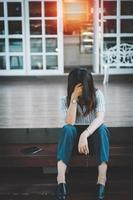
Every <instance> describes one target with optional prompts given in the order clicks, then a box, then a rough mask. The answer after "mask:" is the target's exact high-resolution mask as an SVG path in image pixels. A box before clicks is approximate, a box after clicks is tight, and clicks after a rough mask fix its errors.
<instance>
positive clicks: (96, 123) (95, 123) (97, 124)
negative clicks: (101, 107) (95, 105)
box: [86, 112, 104, 137]
mask: <svg viewBox="0 0 133 200" xmlns="http://www.w3.org/2000/svg"><path fill="white" fill-rule="evenodd" d="M103 123H104V112H97V113H96V118H95V119H94V120H93V121H92V123H91V124H90V125H89V127H88V128H87V129H86V137H89V136H90V135H92V134H93V133H94V132H95V131H96V130H97V129H98V128H99V127H100V126H101V125H102V124H103Z"/></svg>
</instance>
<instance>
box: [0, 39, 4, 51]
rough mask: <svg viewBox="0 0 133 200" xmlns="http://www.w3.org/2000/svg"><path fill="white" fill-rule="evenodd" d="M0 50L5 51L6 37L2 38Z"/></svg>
mask: <svg viewBox="0 0 133 200" xmlns="http://www.w3.org/2000/svg"><path fill="white" fill-rule="evenodd" d="M0 52H5V39H0Z"/></svg>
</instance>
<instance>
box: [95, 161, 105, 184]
mask: <svg viewBox="0 0 133 200" xmlns="http://www.w3.org/2000/svg"><path fill="white" fill-rule="evenodd" d="M106 175H107V163H105V162H102V163H101V164H100V165H99V166H98V180H97V184H102V185H104V186H105V183H106Z"/></svg>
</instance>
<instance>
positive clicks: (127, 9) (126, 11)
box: [121, 1, 133, 15]
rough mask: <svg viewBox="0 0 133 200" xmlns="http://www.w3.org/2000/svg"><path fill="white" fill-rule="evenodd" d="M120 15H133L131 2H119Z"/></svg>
mask: <svg viewBox="0 0 133 200" xmlns="http://www.w3.org/2000/svg"><path fill="white" fill-rule="evenodd" d="M121 15H133V1H122V2H121Z"/></svg>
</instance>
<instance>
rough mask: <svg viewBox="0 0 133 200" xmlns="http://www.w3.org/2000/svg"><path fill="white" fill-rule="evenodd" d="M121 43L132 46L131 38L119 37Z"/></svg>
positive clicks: (132, 40) (132, 38)
mask: <svg viewBox="0 0 133 200" xmlns="http://www.w3.org/2000/svg"><path fill="white" fill-rule="evenodd" d="M120 41H121V43H126V44H131V45H133V37H121V40H120Z"/></svg>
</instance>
